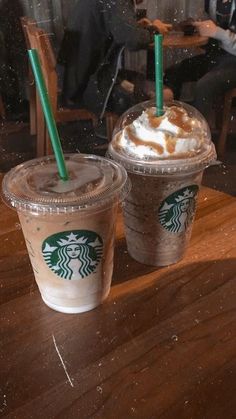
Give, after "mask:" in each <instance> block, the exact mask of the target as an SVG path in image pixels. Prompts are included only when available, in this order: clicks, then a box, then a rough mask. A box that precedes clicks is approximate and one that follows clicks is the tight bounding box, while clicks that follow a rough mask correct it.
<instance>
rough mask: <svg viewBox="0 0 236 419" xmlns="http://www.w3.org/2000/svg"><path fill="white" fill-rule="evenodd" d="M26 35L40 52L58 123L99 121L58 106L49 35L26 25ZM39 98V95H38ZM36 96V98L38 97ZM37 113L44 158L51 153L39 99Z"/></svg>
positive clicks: (87, 113) (40, 150) (85, 112)
mask: <svg viewBox="0 0 236 419" xmlns="http://www.w3.org/2000/svg"><path fill="white" fill-rule="evenodd" d="M25 33H26V34H27V37H28V46H29V47H30V48H35V49H37V51H38V54H39V59H40V62H41V66H42V71H43V75H44V79H45V83H46V87H47V90H48V95H49V97H50V100H51V104H52V110H53V114H54V117H55V120H56V122H68V121H75V120H92V121H93V123H95V122H96V121H97V118H96V116H95V115H94V114H93V113H92V112H90V111H88V110H87V109H83V108H81V109H69V108H61V107H59V105H58V77H57V72H56V59H55V55H54V52H53V49H52V46H51V43H50V40H49V37H48V35H47V33H46V32H45V31H44V30H42V29H40V28H38V27H37V26H36V25H31V24H29V25H28V24H26V25H25ZM37 96H38V95H37ZM37 96H36V97H37ZM36 102H37V104H36V111H37V117H36V120H37V155H38V156H42V155H45V154H50V153H51V143H50V141H49V137H48V133H47V129H46V125H45V121H44V117H43V112H42V108H41V104H40V101H39V98H37V99H36Z"/></svg>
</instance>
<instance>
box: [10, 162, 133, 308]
mask: <svg viewBox="0 0 236 419" xmlns="http://www.w3.org/2000/svg"><path fill="white" fill-rule="evenodd" d="M66 165H67V167H68V170H69V180H68V181H66V182H64V181H62V180H61V179H59V176H58V172H57V166H56V163H55V159H54V157H45V158H41V159H35V160H31V161H29V162H26V163H23V164H21V165H19V166H17V167H16V168H14V169H12V170H11V171H10V172H9V173H8V174H7V175H6V176H5V178H4V181H3V194H4V198H5V201H6V202H7V203H10V204H11V205H12V206H13V207H15V208H16V209H17V212H18V216H19V219H20V222H21V226H22V230H23V234H24V237H25V241H26V245H27V248H28V252H29V257H30V260H31V264H32V267H33V270H34V275H35V279H36V282H37V284H38V287H39V290H40V292H41V296H42V299H43V300H44V302H45V303H46V304H47V305H48V306H49V307H51V308H53V309H55V310H57V311H61V312H65V313H79V312H83V311H87V310H91V309H92V308H94V307H96V306H97V305H99V304H100V303H101V302H102V301H103V300H104V299H105V298H106V297H107V295H108V294H109V290H110V285H111V278H112V272H113V252H114V233H115V223H116V216H117V207H118V203H119V201H120V200H121V199H122V198H123V195H124V193H125V189H126V186H127V183H126V172H125V170H124V169H123V168H122V167H120V166H119V165H117V164H116V163H115V162H114V163H112V162H110V161H108V160H106V159H104V158H101V157H97V156H89V155H82V154H74V155H67V156H66Z"/></svg>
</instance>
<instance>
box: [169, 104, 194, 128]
mask: <svg viewBox="0 0 236 419" xmlns="http://www.w3.org/2000/svg"><path fill="white" fill-rule="evenodd" d="M171 111H173V112H170V116H169V122H171V123H172V124H173V125H176V126H177V127H179V128H181V129H182V130H183V131H185V132H191V131H192V126H191V123H190V121H184V115H185V112H184V111H183V110H182V109H179V108H177V106H172V107H171Z"/></svg>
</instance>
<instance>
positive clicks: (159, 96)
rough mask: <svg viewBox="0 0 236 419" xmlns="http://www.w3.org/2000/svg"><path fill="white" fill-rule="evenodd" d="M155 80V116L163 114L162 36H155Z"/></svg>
mask: <svg viewBox="0 0 236 419" xmlns="http://www.w3.org/2000/svg"><path fill="white" fill-rule="evenodd" d="M154 40H155V80H156V115H157V116H161V115H163V114H164V110H163V51H162V42H163V35H155V37H154Z"/></svg>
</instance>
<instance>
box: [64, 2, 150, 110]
mask: <svg viewBox="0 0 236 419" xmlns="http://www.w3.org/2000/svg"><path fill="white" fill-rule="evenodd" d="M152 35H153V31H152V30H148V29H144V28H142V27H140V26H139V25H138V24H137V22H136V18H135V13H134V7H133V2H132V0H78V1H77V3H76V5H75V8H74V10H73V13H72V15H71V16H70V18H69V20H68V24H67V28H66V30H65V35H64V38H63V41H62V45H61V49H60V52H59V57H58V62H59V63H60V64H63V65H64V66H65V74H64V85H63V99H64V102H67V104H68V103H71V102H72V103H74V104H79V105H81V106H86V107H87V108H88V109H90V110H92V111H93V112H95V113H96V114H97V115H100V114H101V113H102V112H103V111H104V109H105V107H106V104H107V102H108V98H109V95H110V93H111V91H112V88H113V85H114V83H115V82H116V76H117V73H118V67H119V59H120V58H121V53H122V50H123V49H124V47H125V48H128V49H129V50H139V49H145V48H147V47H148V45H149V43H150V42H151V40H152Z"/></svg>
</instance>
